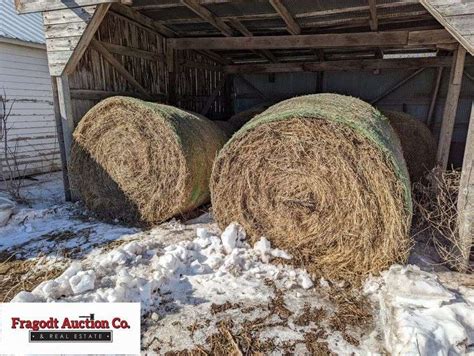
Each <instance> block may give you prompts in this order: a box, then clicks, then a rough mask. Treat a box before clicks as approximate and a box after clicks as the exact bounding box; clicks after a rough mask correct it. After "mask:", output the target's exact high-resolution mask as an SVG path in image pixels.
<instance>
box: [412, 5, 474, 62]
mask: <svg viewBox="0 0 474 356" xmlns="http://www.w3.org/2000/svg"><path fill="white" fill-rule="evenodd" d="M420 2H421V4H422V5H423V6H424V7H425V8H426V9H427V10H428V11H429V12H430V13H431V15H433V17H434V18H436V19H437V20H438V21H439V23H441V24H442V25H443V26H444V28H446V30H448V31H449V33H451V35H453V37H454V38H456V39H457V40H458V42H459V43H461V44H462V45H463V47H464V48H465V49H466V50H467V51H468V52H469V53H470V54H471V55H473V56H474V1H465V0H420Z"/></svg>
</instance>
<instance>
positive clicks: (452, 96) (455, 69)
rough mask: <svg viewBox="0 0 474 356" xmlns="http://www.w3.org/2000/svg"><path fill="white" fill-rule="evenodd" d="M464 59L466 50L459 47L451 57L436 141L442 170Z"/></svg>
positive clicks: (448, 143)
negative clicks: (447, 84) (444, 100)
mask: <svg viewBox="0 0 474 356" xmlns="http://www.w3.org/2000/svg"><path fill="white" fill-rule="evenodd" d="M465 58H466V50H465V49H464V47H462V46H461V45H459V46H458V49H457V50H456V51H455V52H454V55H453V64H452V66H451V74H450V78H449V86H448V94H447V96H446V103H445V105H444V112H443V121H442V123H441V132H440V135H439V141H438V153H437V156H436V158H437V161H438V165H439V166H440V167H441V169H443V170H444V169H446V168H447V167H448V159H449V150H450V147H451V138H452V136H453V129H454V122H455V121H456V112H457V109H458V101H459V94H460V92H461V83H462V75H463V71H464V62H465Z"/></svg>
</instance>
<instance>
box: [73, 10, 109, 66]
mask: <svg viewBox="0 0 474 356" xmlns="http://www.w3.org/2000/svg"><path fill="white" fill-rule="evenodd" d="M109 8H110V3H109V4H100V5H99V6H97V9H96V10H95V12H94V15H93V16H92V19H91V20H90V22H89V23H88V25H87V27H86V30H85V31H84V33H83V34H82V36H81V39H80V40H79V42H78V44H77V46H76V47H75V48H74V51H73V53H72V55H71V57H70V58H69V61H68V62H67V64H66V67H65V68H64V73H65V74H70V73H72V72H73V71H74V69H75V68H76V65H77V63H79V61H80V60H81V58H82V56H83V55H84V52H85V51H86V49H87V47H88V46H89V43H90V42H91V40H92V38H93V37H94V35H95V33H96V32H97V30H98V29H99V26H100V24H101V23H102V20H103V19H104V17H105V15H106V14H107V11H109Z"/></svg>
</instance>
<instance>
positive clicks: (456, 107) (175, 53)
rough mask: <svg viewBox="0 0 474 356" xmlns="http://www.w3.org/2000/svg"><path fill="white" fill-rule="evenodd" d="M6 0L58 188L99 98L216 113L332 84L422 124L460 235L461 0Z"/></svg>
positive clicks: (467, 21) (464, 202) (466, 140)
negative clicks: (450, 171)
mask: <svg viewBox="0 0 474 356" xmlns="http://www.w3.org/2000/svg"><path fill="white" fill-rule="evenodd" d="M16 7H17V10H18V11H19V12H20V13H32V12H41V13H42V17H43V22H44V33H45V38H46V48H47V57H48V65H49V73H50V74H51V76H52V78H53V97H54V104H55V112H56V118H57V122H58V131H59V132H61V134H60V137H59V143H60V147H61V154H62V168H63V170H64V172H65V175H64V178H65V179H64V182H65V187H66V197H67V199H71V196H70V191H69V189H68V187H69V186H68V174H67V163H68V161H69V156H70V147H71V142H72V131H73V130H74V128H75V126H76V125H77V123H78V122H79V121H80V120H81V118H82V116H83V115H84V114H85V113H86V112H87V111H88V110H89V109H90V108H91V107H92V106H93V105H95V104H96V103H98V102H99V101H100V100H102V99H104V98H107V97H111V96H116V95H126V96H133V97H138V98H142V99H145V100H149V101H157V102H163V103H168V104H171V105H174V106H177V107H180V108H184V109H188V110H192V111H195V112H198V113H201V114H203V115H205V116H207V117H209V118H211V119H214V120H217V119H219V120H223V119H225V118H227V117H229V116H230V115H232V114H233V113H235V112H238V111H241V110H245V109H247V108H249V107H252V106H254V105H256V104H259V103H262V102H277V101H279V100H281V99H284V98H288V97H292V96H295V95H300V94H307V93H318V92H335V93H341V94H347V95H352V96H357V97H360V98H362V99H364V100H366V101H368V102H370V103H371V104H373V105H375V106H377V107H378V108H380V109H396V110H398V111H404V112H407V113H410V114H412V115H413V116H415V117H416V118H417V119H419V120H422V121H423V122H425V123H427V124H428V125H429V127H430V128H431V130H432V132H433V133H434V134H435V135H436V136H437V137H438V152H437V160H438V164H439V166H440V167H441V168H442V169H446V168H447V167H449V166H451V165H453V166H458V167H461V166H462V167H463V174H462V178H461V188H460V191H461V194H460V198H459V199H460V201H459V207H460V209H461V213H460V214H461V221H460V223H461V225H460V226H461V235H462V236H464V241H465V242H466V246H470V241H471V239H472V234H473V228H474V212H473V210H474V209H473V205H474V196H473V195H474V190H473V189H474V188H473V187H474V178H473V177H472V175H471V174H470V171H471V169H472V162H473V157H474V156H473V154H474V153H473V152H472V148H473V147H474V144H473V143H474V141H473V140H474V132H473V130H474V129H473V127H474V126H473V125H474V120H470V121H469V117H470V116H472V99H473V89H474V83H473V79H474V78H473V74H471V73H472V71H471V72H469V70H470V68H471V67H472V66H473V65H474V60H473V58H472V55H473V54H474V26H473V23H474V4H473V3H471V2H466V1H462V0H456V1H447V0H403V1H398V0H368V1H365V0H345V1H306V0H298V1H283V0H269V1H253V2H247V1H227V0H219V1H216V0H202V1H197V0H182V1H176V0H166V1H154V0H135V1H133V2H132V1H126V0H123V1H120V0H76V1H60V0H48V1H45V0H16ZM469 125H470V127H469ZM466 248H468V247H466Z"/></svg>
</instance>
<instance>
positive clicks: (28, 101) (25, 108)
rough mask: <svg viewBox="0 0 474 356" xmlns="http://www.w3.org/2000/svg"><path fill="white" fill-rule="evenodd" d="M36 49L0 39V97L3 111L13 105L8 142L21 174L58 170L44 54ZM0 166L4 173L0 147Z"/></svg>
mask: <svg viewBox="0 0 474 356" xmlns="http://www.w3.org/2000/svg"><path fill="white" fill-rule="evenodd" d="M37 47H38V46H37ZM37 47H36V48H35V47H31V46H23V45H18V44H13V43H5V42H2V41H1V39H0V95H1V96H3V95H4V92H5V93H6V97H7V99H8V103H7V107H9V105H10V104H11V103H13V110H12V113H11V116H10V118H9V120H8V127H10V130H9V132H8V137H9V140H8V141H9V146H10V149H11V150H12V151H14V155H15V157H16V160H17V161H18V162H19V163H20V169H19V171H20V173H21V174H35V173H45V172H50V171H53V170H58V169H59V168H60V167H61V161H60V154H59V147H58V140H57V135H56V126H55V119H54V108H53V97H52V92H51V79H50V75H49V72H48V63H47V57H46V50H45V49H42V48H37ZM12 161H13V160H12V157H11V156H10V162H12ZM0 164H1V168H2V169H3V171H5V170H6V169H7V168H6V164H5V158H4V147H0Z"/></svg>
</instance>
